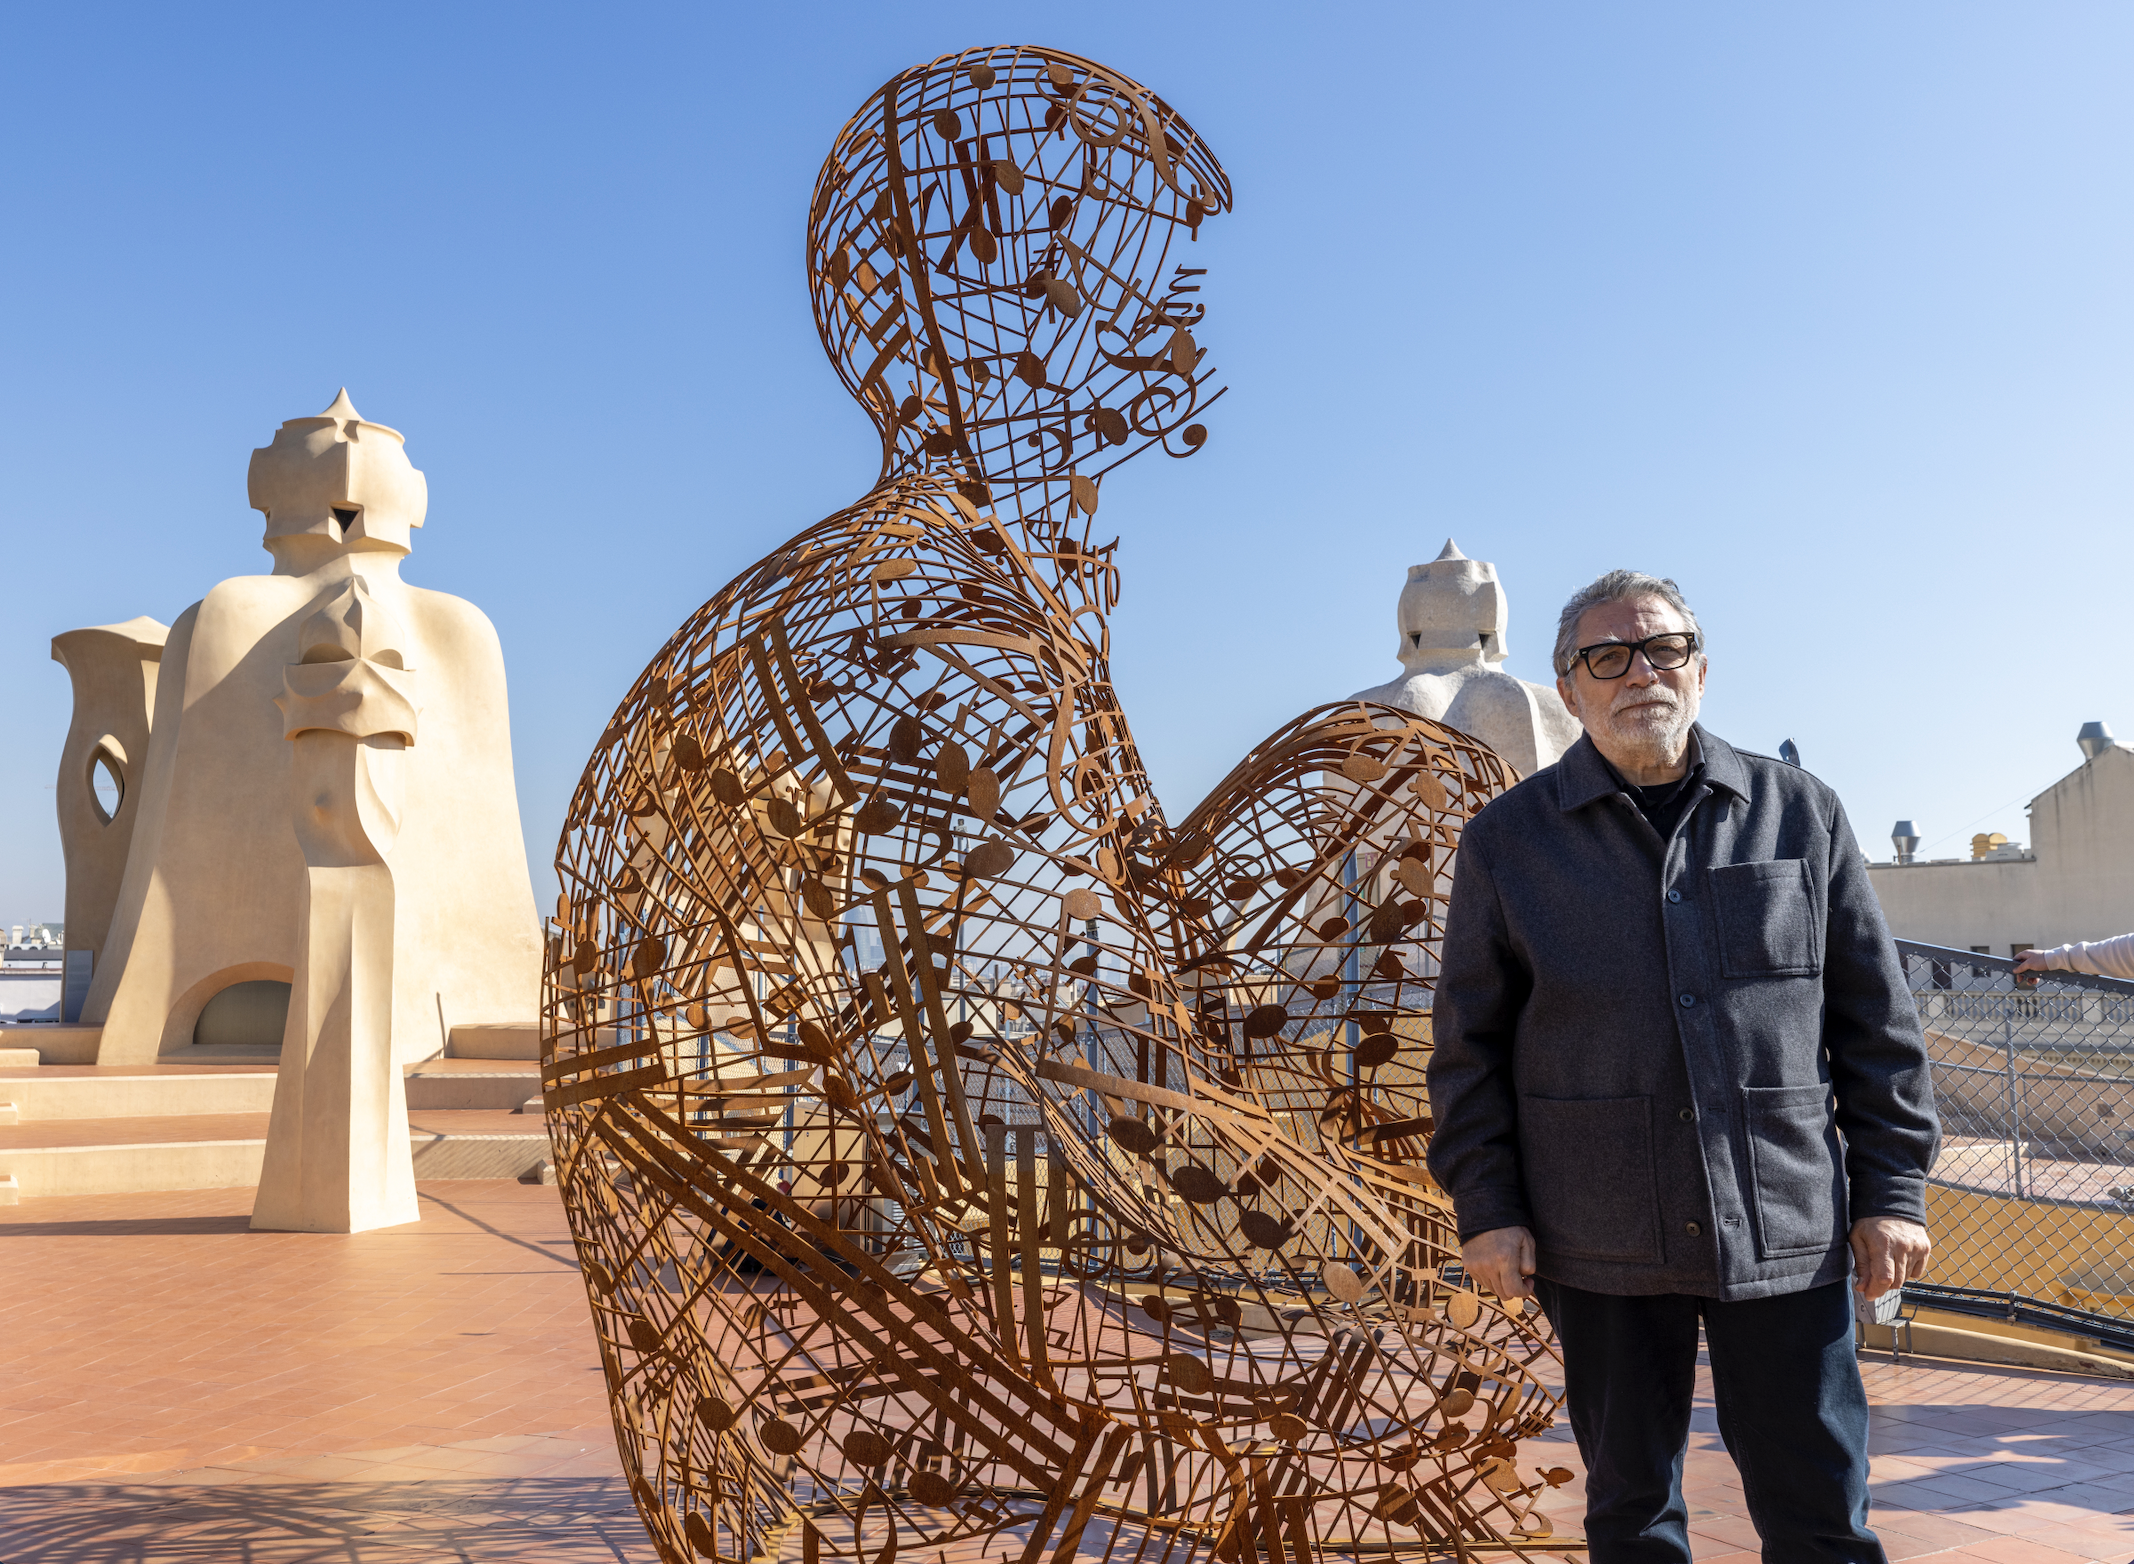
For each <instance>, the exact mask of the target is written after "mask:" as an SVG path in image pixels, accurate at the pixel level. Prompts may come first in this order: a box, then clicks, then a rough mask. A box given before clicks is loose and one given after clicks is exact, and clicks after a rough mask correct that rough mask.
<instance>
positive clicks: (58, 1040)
mask: <svg viewBox="0 0 2134 1564" xmlns="http://www.w3.org/2000/svg"><path fill="white" fill-rule="evenodd" d="M103 1037H104V1029H103V1028H102V1027H100V1026H56V1025H55V1026H0V1066H10V1065H15V1066H20V1065H34V1064H40V1063H42V1064H94V1063H96V1050H97V1047H98V1045H99V1044H100V1043H101V1042H102V1041H103ZM24 1051H27V1052H30V1053H31V1054H32V1055H33V1057H31V1058H28V1059H21V1060H14V1059H10V1058H9V1055H11V1054H16V1053H20V1052H24Z"/></svg>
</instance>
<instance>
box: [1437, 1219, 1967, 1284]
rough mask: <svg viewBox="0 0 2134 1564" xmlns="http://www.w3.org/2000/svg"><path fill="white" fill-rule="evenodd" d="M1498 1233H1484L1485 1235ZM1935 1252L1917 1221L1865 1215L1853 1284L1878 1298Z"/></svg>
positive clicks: (1855, 1243)
mask: <svg viewBox="0 0 2134 1564" xmlns="http://www.w3.org/2000/svg"><path fill="white" fill-rule="evenodd" d="M1496 1236H1497V1235H1496V1234H1495V1233H1484V1234H1483V1235H1482V1238H1495V1237H1496ZM1476 1242H1478V1243H1479V1242H1481V1239H1477V1240H1476ZM1933 1253H1934V1240H1933V1239H1931V1238H1929V1237H1928V1236H1927V1230H1926V1229H1925V1228H1923V1227H1921V1226H1920V1225H1919V1224H1918V1223H1917V1222H1913V1221H1909V1220H1907V1219H1906V1218H1904V1217H1901V1216H1863V1217H1861V1218H1860V1220H1859V1221H1857V1222H1855V1223H1853V1224H1852V1268H1853V1270H1854V1271H1855V1272H1857V1273H1858V1274H1857V1275H1856V1276H1855V1277H1854V1278H1853V1286H1855V1287H1857V1288H1858V1289H1859V1290H1860V1294H1861V1296H1862V1297H1865V1298H1868V1299H1870V1300H1872V1299H1875V1298H1879V1297H1881V1296H1882V1295H1883V1294H1884V1293H1886V1292H1888V1291H1889V1290H1890V1289H1891V1288H1892V1287H1902V1286H1903V1285H1904V1284H1905V1283H1906V1282H1916V1281H1917V1280H1919V1278H1920V1277H1922V1276H1924V1275H1926V1274H1927V1260H1928V1258H1929V1257H1930V1256H1931V1255H1932V1254H1933Z"/></svg>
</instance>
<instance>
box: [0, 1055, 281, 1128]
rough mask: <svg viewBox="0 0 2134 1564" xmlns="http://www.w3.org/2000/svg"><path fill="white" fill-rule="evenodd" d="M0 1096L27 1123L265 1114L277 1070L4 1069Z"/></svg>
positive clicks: (164, 1067) (205, 1067)
mask: <svg viewBox="0 0 2134 1564" xmlns="http://www.w3.org/2000/svg"><path fill="white" fill-rule="evenodd" d="M0 1097H4V1098H7V1099H9V1100H11V1101H13V1103H14V1104H15V1107H16V1110H17V1119H18V1122H21V1123H25V1124H28V1123H41V1122H44V1121H48V1120H53V1119H147V1118H160V1117H164V1116H166V1115H177V1116H181V1117H193V1116H197V1115H200V1114H227V1113H265V1112H267V1111H268V1110H269V1109H270V1108H272V1107H273V1106H274V1070H273V1067H272V1066H269V1067H268V1068H267V1069H264V1070H262V1069H259V1068H257V1067H256V1066H255V1067H251V1068H246V1067H243V1066H235V1067H233V1066H229V1065H223V1066H208V1065H131V1066H127V1065H94V1064H48V1065H43V1066H41V1067H39V1068H37V1069H32V1070H19V1069H5V1068H0Z"/></svg>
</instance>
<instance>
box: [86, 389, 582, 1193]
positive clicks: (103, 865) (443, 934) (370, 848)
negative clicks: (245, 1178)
mask: <svg viewBox="0 0 2134 1564" xmlns="http://www.w3.org/2000/svg"><path fill="white" fill-rule="evenodd" d="M247 488H248V493H249V497H250V500H251V504H252V507H253V508H254V509H256V510H258V511H261V512H263V513H264V514H265V517H266V527H265V535H264V537H263V539H262V542H263V545H264V547H265V548H266V550H267V552H268V553H269V554H271V555H272V556H273V558H274V568H273V570H272V572H271V573H270V574H266V575H247V576H235V577H232V578H231V579H229V580H226V581H223V582H221V583H220V584H219V585H217V586H215V587H214V588H213V589H212V590H210V591H209V592H208V593H207V595H206V596H205V597H204V598H203V599H202V600H201V601H199V602H197V603H195V604H193V605H192V607H190V608H188V609H187V610H186V611H185V612H184V613H182V614H180V615H178V617H177V619H176V620H175V621H174V622H173V623H172V625H171V627H170V630H169V632H168V635H167V638H166V637H165V636H164V635H163V634H162V627H161V626H160V625H156V624H154V623H153V622H152V621H147V620H141V621H135V622H134V623H133V624H130V625H124V626H118V627H116V629H115V630H114V631H112V632H108V633H107V632H98V633H96V635H92V636H90V637H89V639H88V640H84V639H83V635H84V633H83V632H73V633H71V634H70V635H69V636H62V637H59V638H57V639H56V640H55V642H54V654H55V656H60V655H63V656H64V659H65V660H66V662H67V665H68V667H69V669H70V670H72V671H74V672H75V673H76V697H77V710H76V723H75V726H76V729H77V730H78V731H77V732H75V733H73V734H70V738H69V746H70V747H69V757H68V761H67V765H68V767H69V770H68V771H66V772H63V774H62V776H61V779H60V780H61V786H62V788H63V789H69V790H72V789H77V788H78V789H87V788H88V787H90V786H91V781H92V778H91V775H90V772H91V770H92V769H93V767H95V766H101V767H103V768H104V769H105V770H106V771H108V772H111V773H113V775H114V780H115V782H116V784H117V787H118V788H120V789H122V790H123V791H122V792H121V793H120V795H119V797H120V801H119V804H118V806H117V808H116V809H115V810H112V811H108V812H105V811H98V810H93V809H90V808H88V807H87V806H86V805H82V804H81V802H80V800H79V799H74V800H72V801H71V802H72V804H73V805H74V806H76V807H73V808H72V809H71V812H70V808H69V805H70V800H69V798H67V797H65V796H63V797H62V800H61V805H62V807H61V830H62V837H63V841H64V842H65V845H66V849H67V866H68V890H69V902H68V907H69V917H70V919H72V918H73V917H74V916H76V915H77V914H78V915H79V916H80V918H81V920H82V929H81V934H82V936H83V939H82V941H81V943H80V947H79V949H77V947H76V946H75V945H71V944H70V946H69V957H70V960H71V959H72V958H74V957H75V956H77V955H79V957H80V958H81V965H82V966H83V968H84V969H85V973H84V975H85V976H86V977H87V979H88V981H87V984H86V991H85V993H84V994H83V997H82V1001H81V1008H80V1015H79V1021H80V1025H79V1026H77V1027H75V1028H72V1029H70V1030H68V1031H67V1033H66V1035H65V1036H64V1037H56V1038H55V1042H56V1043H59V1044H61V1045H62V1046H66V1047H70V1048H75V1049H78V1050H79V1052H78V1053H77V1054H76V1055H75V1056H73V1057H63V1058H62V1059H56V1060H53V1062H70V1063H95V1064H99V1065H131V1066H138V1065H147V1064H166V1065H167V1064H184V1063H189V1062H212V1061H216V1060H219V1061H221V1062H224V1063H229V1062H233V1061H234V1060H236V1059H240V1058H258V1059H260V1060H262V1061H265V1060H269V1059H272V1058H273V1057H275V1055H276V1054H277V1053H278V1054H279V1057H280V1060H281V1070H280V1075H279V1077H278V1080H277V1082H276V1097H275V1103H274V1111H273V1115H272V1121H271V1128H270V1129H269V1132H268V1146H267V1150H266V1157H265V1172H264V1181H263V1183H262V1186H261V1190H260V1195H259V1202H258V1205H257V1207H256V1209H255V1215H254V1220H255V1225H258V1226H262V1227H275V1228H299V1229H303V1230H308V1231H322V1232H347V1231H355V1230H359V1229H362V1228H366V1227H376V1226H382V1225H386V1224H390V1223H396V1222H406V1221H412V1220H414V1219H415V1201H414V1186H413V1181H412V1176H411V1174H410V1171H409V1150H408V1147H409V1135H408V1126H407V1115H406V1109H405V1099H404V1094H403V1088H402V1085H401V1067H402V1066H403V1065H407V1064H413V1063H415V1062H418V1061H420V1060H424V1059H430V1058H434V1057H436V1056H437V1055H439V1054H441V1053H443V1052H445V1051H446V1048H447V1046H448V1042H449V1039H450V1035H451V1033H452V1032H453V1031H454V1030H455V1029H457V1028H460V1027H462V1026H467V1025H476V1026H480V1025H495V1024H499V1023H502V1024H507V1025H508V1024H514V1023H516V1024H521V1025H530V1024H531V1022H532V1021H533V1019H534V1016H535V1014H536V1009H537V1004H538V996H539V991H540V963H541V947H540V935H539V932H538V922H537V918H536V914H535V912H534V907H533V888H532V884H531V882H530V880H529V878H528V875H527V868H526V849H525V843H524V839H523V838H522V837H521V835H520V830H519V812H518V798H517V788H516V785H515V783H514V780H513V776H512V766H511V731H510V721H509V716H508V709H509V708H508V702H507V700H506V694H505V686H504V658H503V649H502V647H501V646H500V645H499V643H498V640H497V634H496V630H495V628H494V627H493V626H492V625H491V624H490V623H489V620H488V619H487V617H486V616H484V615H483V613H482V612H481V610H480V609H478V608H476V607H475V606H474V605H473V604H471V603H469V602H466V601H465V600H463V599H461V598H457V597H453V596H451V595H449V594H447V593H443V592H434V591H428V590H425V589H423V588H421V587H417V586H414V585H411V584H409V583H407V582H405V581H403V580H401V578H400V569H401V561H402V560H403V559H404V558H405V557H406V556H407V554H408V553H409V551H410V548H411V546H412V540H413V536H414V531H415V529H416V528H419V527H420V526H422V524H423V521H424V519H425V515H426V512H427V510H428V504H429V489H428V485H427V483H426V481H425V480H424V478H423V475H422V473H421V472H420V471H418V470H417V469H416V468H415V466H414V465H413V464H412V463H411V462H410V461H409V460H408V456H407V451H406V449H405V445H404V442H403V440H402V438H401V435H400V433H399V432H398V431H397V430H394V429H389V428H387V427H386V426H385V425H383V424H377V423H372V422H370V421H369V420H367V419H365V418H364V417H363V416H362V415H361V414H360V413H358V412H357V411H356V409H355V407H354V405H353V404H352V403H351V402H350V401H349V399H348V394H347V393H346V392H345V391H344V392H342V393H341V394H340V395H339V396H337V397H336V398H335V399H334V402H333V404H332V405H331V406H330V407H328V408H327V409H326V410H325V411H324V412H322V413H319V414H317V415H315V416H313V417H309V418H293V419H290V420H289V421H288V422H286V423H284V424H283V425H282V426H281V428H280V429H279V431H277V433H276V434H275V436H274V439H273V441H272V442H271V443H270V444H268V445H267V446H266V447H264V448H263V449H261V450H258V451H255V452H254V453H253V455H252V463H251V469H250V475H249V479H248V484H247ZM118 632H126V636H130V637H131V639H126V637H121V636H119V635H118ZM98 636H101V639H98V638H97V637H98ZM107 643H108V645H110V646H114V647H116V651H109V652H107V651H105V650H103V649H104V648H105V647H106V646H107ZM122 643H123V644H122ZM92 652H95V653H97V654H98V655H99V656H101V657H102V658H103V663H113V662H116V663H120V664H125V663H126V661H127V659H129V658H130V659H131V660H132V662H133V663H137V664H140V665H141V667H143V668H146V669H148V670H150V671H152V672H153V674H154V677H153V679H149V678H147V677H145V676H144V675H143V674H142V673H141V672H139V671H138V670H135V671H133V672H131V673H130V675H129V676H128V677H124V678H121V677H118V676H116V675H113V676H110V677H103V676H101V675H99V676H97V677H91V675H92V674H96V673H97V669H100V668H102V667H103V663H98V664H97V665H96V667H95V668H92V667H91V658H90V654H91V653H92ZM127 671H128V670H127V668H126V667H123V666H122V667H121V668H120V673H122V674H125V673H127ZM85 691H86V692H87V694H86V695H85V693H84V692H85ZM99 692H101V693H99ZM90 697H94V698H93V699H91V698H90ZM151 705H152V707H153V710H152V711H151V710H150V707H151ZM114 855H117V856H119V857H122V859H123V864H124V869H123V873H122V874H121V873H119V872H117V870H116V869H114V868H112V867H111V865H110V863H109V862H108V860H110V859H112V858H113V856H114ZM77 891H79V892H80V894H79V895H77V894H76V892H77ZM74 934H75V931H73V930H70V931H69V936H70V939H72V938H73V937H74ZM90 941H93V942H94V943H93V944H91V943H90Z"/></svg>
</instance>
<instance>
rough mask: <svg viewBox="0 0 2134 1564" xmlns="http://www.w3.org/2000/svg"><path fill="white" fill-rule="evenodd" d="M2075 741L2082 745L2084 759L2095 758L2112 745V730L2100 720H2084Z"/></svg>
mask: <svg viewBox="0 0 2134 1564" xmlns="http://www.w3.org/2000/svg"><path fill="white" fill-rule="evenodd" d="M2075 742H2076V743H2077V744H2080V745H2081V746H2082V758H2083V759H2084V760H2095V759H2096V758H2097V757H2098V756H2099V755H2101V754H2103V753H2104V752H2105V751H2106V750H2108V749H2110V748H2111V747H2112V730H2111V729H2110V728H2108V727H2106V726H2105V725H2104V724H2103V723H2101V722H2085V723H2084V724H2082V731H2081V732H2080V733H2078V734H2076V735H2075Z"/></svg>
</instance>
